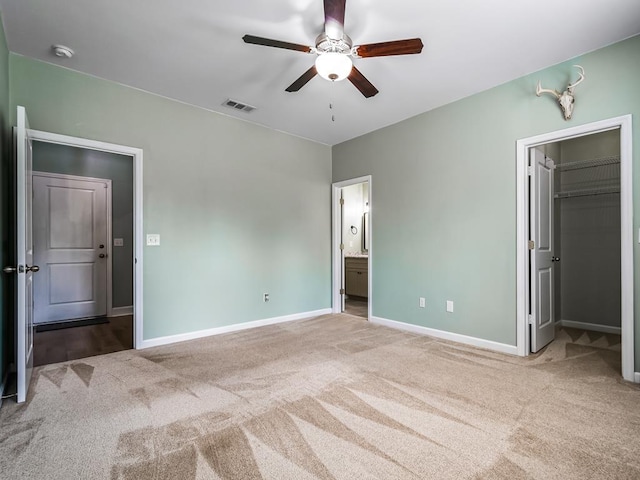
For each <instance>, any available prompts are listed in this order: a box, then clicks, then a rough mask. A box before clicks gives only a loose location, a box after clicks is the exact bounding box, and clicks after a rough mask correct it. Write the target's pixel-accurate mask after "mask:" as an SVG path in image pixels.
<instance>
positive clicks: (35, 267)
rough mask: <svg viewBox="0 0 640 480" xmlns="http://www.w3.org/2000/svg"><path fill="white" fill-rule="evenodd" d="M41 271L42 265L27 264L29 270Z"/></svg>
mask: <svg viewBox="0 0 640 480" xmlns="http://www.w3.org/2000/svg"><path fill="white" fill-rule="evenodd" d="M39 271H40V267H39V266H38V265H33V266H31V267H30V266H29V265H27V272H33V273H36V272H39Z"/></svg>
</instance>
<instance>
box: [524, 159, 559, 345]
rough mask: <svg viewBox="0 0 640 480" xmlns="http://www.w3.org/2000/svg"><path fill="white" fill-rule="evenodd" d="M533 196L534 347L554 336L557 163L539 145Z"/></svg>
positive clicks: (533, 170)
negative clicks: (554, 172)
mask: <svg viewBox="0 0 640 480" xmlns="http://www.w3.org/2000/svg"><path fill="white" fill-rule="evenodd" d="M530 165H531V169H530V171H531V198H530V201H529V205H530V209H531V212H530V216H529V218H530V235H531V236H530V238H531V239H532V240H533V250H529V253H530V258H531V267H530V272H531V279H530V285H531V322H530V323H531V351H532V352H537V351H538V350H540V349H541V348H542V347H544V346H545V345H547V344H548V343H550V342H551V341H552V340H553V339H554V337H555V318H554V317H555V314H554V299H553V288H554V287H553V285H554V278H553V262H554V257H553V171H554V168H555V167H554V163H553V160H551V159H550V158H546V157H545V155H544V153H543V152H542V151H540V150H538V149H536V148H534V149H531V150H530Z"/></svg>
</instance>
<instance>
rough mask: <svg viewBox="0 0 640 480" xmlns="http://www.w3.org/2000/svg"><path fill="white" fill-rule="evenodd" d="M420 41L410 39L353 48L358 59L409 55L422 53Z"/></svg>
mask: <svg viewBox="0 0 640 480" xmlns="http://www.w3.org/2000/svg"><path fill="white" fill-rule="evenodd" d="M423 46H424V45H423V44H422V40H420V39H419V38H410V39H407V40H395V41H393V42H381V43H369V44H367V45H359V46H357V47H356V48H355V50H356V55H358V56H359V57H386V56H389V55H409V54H412V53H420V52H422V47H423Z"/></svg>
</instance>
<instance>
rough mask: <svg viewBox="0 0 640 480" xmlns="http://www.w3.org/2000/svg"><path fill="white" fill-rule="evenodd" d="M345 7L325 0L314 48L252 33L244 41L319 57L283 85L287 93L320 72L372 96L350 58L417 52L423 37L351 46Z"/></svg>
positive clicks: (343, 3)
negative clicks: (345, 19)
mask: <svg viewBox="0 0 640 480" xmlns="http://www.w3.org/2000/svg"><path fill="white" fill-rule="evenodd" d="M345 7H346V0H324V32H323V33H321V34H320V35H318V38H316V45H315V47H308V46H306V45H300V44H297V43H289V42H282V41H280V40H272V39H270V38H264V37H256V36H254V35H245V36H244V37H242V39H243V40H244V41H245V43H252V44H255V45H264V46H266V47H276V48H284V49H286V50H296V51H298V52H304V53H310V54H315V55H317V56H318V57H317V58H316V62H315V64H314V65H313V66H312V67H311V68H310V69H309V70H307V71H306V72H304V73H303V74H302V75H301V76H300V77H299V78H298V79H297V80H296V81H295V82H293V83H292V84H291V85H289V86H288V87H287V88H286V91H287V92H297V91H298V90H300V89H301V88H302V87H304V86H305V85H306V84H307V83H308V82H309V80H311V79H312V78H313V77H315V76H316V75H320V76H321V77H323V78H325V79H327V80H329V81H332V82H335V81H340V80H344V79H345V78H348V79H349V81H350V82H351V83H352V84H353V85H354V86H355V87H356V88H357V89H358V90H360V92H361V93H362V94H363V95H364V96H365V97H366V98H369V97H373V96H374V95H376V94H377V93H378V89H377V88H376V87H374V86H373V84H372V83H371V82H370V81H369V80H367V79H366V77H365V76H364V75H363V74H362V73H361V72H360V70H358V69H357V68H356V67H355V66H354V65H353V61H352V60H351V57H354V58H367V57H385V56H389V55H408V54H413V53H420V52H422V47H423V44H422V40H421V39H419V38H411V39H406V40H395V41H391V42H382V43H369V44H366V45H357V46H355V47H354V46H353V42H352V41H351V38H349V36H348V35H347V34H346V33H344V11H345Z"/></svg>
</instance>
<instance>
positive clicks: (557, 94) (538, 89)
mask: <svg viewBox="0 0 640 480" xmlns="http://www.w3.org/2000/svg"><path fill="white" fill-rule="evenodd" d="M576 85H577V84H576ZM543 93H549V94H551V95H553V96H554V97H556V98H560V97H561V96H562V94H561V93H560V92H559V91H557V90H549V89H548V88H542V86H541V85H540V80H538V86H537V87H536V95H537V96H538V97H539V96H540V95H541V94H543Z"/></svg>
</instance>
